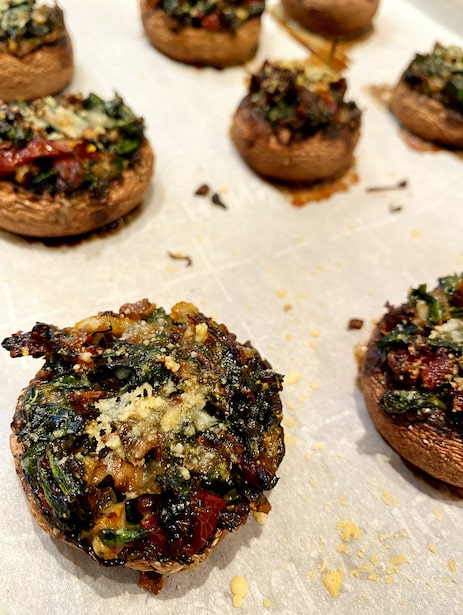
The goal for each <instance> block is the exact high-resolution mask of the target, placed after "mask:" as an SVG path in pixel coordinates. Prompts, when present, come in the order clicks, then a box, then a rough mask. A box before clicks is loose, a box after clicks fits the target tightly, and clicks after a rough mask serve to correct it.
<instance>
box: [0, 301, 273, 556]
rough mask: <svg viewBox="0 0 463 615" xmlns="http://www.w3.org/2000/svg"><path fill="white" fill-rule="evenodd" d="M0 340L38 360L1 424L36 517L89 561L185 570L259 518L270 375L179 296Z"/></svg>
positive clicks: (269, 437) (268, 443)
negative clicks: (253, 514) (7, 423)
mask: <svg viewBox="0 0 463 615" xmlns="http://www.w3.org/2000/svg"><path fill="white" fill-rule="evenodd" d="M3 346H4V347H5V348H6V349H7V350H8V351H9V352H10V354H11V356H13V357H19V356H24V355H28V354H29V355H32V356H34V357H40V356H43V357H45V364H44V366H43V368H42V369H41V371H40V372H39V374H38V376H37V377H36V378H35V380H34V381H32V383H31V384H30V386H29V387H28V388H27V389H26V391H25V392H24V393H23V395H22V397H21V402H20V406H19V408H18V410H17V412H16V415H15V417H14V419H13V423H12V429H13V431H14V433H16V435H17V438H18V441H19V442H20V444H21V446H22V447H23V454H22V459H21V464H22V469H23V471H24V473H25V475H26V478H27V481H28V483H29V484H30V486H31V488H32V490H33V493H34V494H35V497H36V498H37V499H38V501H39V503H40V505H41V508H42V510H43V513H44V515H45V516H46V518H47V519H48V520H49V522H50V524H51V525H53V526H54V527H56V528H58V529H59V530H60V531H61V532H62V533H63V535H64V536H65V537H66V538H67V540H69V541H71V542H74V543H75V544H77V545H78V546H80V547H81V548H83V549H84V550H85V551H87V552H88V553H89V554H90V555H91V556H93V557H94V558H96V559H98V560H100V561H102V562H103V563H106V564H108V565H116V564H124V563H125V562H128V561H133V560H139V559H143V560H146V561H153V562H154V561H158V562H170V561H177V562H180V563H185V564H186V563H188V562H189V561H191V557H192V555H194V554H196V553H201V552H202V551H203V550H204V549H206V548H207V547H208V545H209V544H211V542H212V541H213V539H214V537H215V535H216V533H217V531H218V530H229V531H232V530H234V529H236V528H237V527H238V526H240V525H241V524H242V523H243V522H244V521H245V520H246V518H247V515H248V513H249V510H251V509H252V510H257V511H262V512H268V510H269V508H270V505H269V503H268V501H267V500H266V498H265V495H264V493H263V492H264V491H265V490H268V489H271V488H272V487H273V486H274V485H275V484H276V482H277V478H276V470H277V468H278V465H279V464H280V462H281V460H282V457H283V454H284V445H283V432H282V427H281V419H282V411H281V402H280V398H279V391H280V390H281V381H282V378H281V376H280V375H278V374H277V373H275V372H274V371H272V370H271V369H270V366H269V364H268V363H267V362H266V361H265V360H263V359H262V358H261V357H260V355H259V354H258V352H257V351H256V350H255V349H254V348H252V347H251V346H250V345H248V344H245V345H242V344H239V343H238V342H237V341H236V338H235V336H234V335H233V334H231V333H230V332H229V331H228V330H227V329H226V328H225V326H223V325H219V324H217V323H215V322H214V321H212V320H211V319H209V318H207V317H206V316H204V315H203V314H201V313H200V312H199V311H198V310H197V309H196V308H195V307H194V306H192V305H191V304H186V303H181V304H177V305H176V306H174V308H173V309H172V312H171V314H167V313H166V312H165V311H164V310H163V309H162V308H156V306H154V305H153V304H151V303H149V302H148V301H146V300H143V301H141V302H139V303H137V304H129V305H126V306H123V307H122V308H121V311H120V312H119V313H118V314H116V313H113V312H107V313H102V314H99V315H98V316H95V317H91V318H89V319H86V320H85V321H82V322H81V323H78V324H77V325H76V326H75V327H73V328H67V329H57V328H56V327H53V326H50V325H46V324H37V325H36V326H35V327H34V328H33V330H32V331H31V332H28V333H18V334H15V335H13V336H11V337H10V338H7V339H5V340H4V341H3Z"/></svg>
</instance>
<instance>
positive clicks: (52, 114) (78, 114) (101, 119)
mask: <svg viewBox="0 0 463 615" xmlns="http://www.w3.org/2000/svg"><path fill="white" fill-rule="evenodd" d="M21 113H22V116H23V118H24V120H25V121H26V122H28V123H29V124H30V126H31V128H32V129H33V130H35V131H42V130H45V129H47V138H48V139H51V140H55V139H74V140H77V139H81V138H83V137H84V136H85V135H86V133H87V132H88V130H89V129H90V130H92V132H93V133H94V134H95V135H97V134H104V133H105V131H106V130H107V129H108V128H111V124H112V123H113V120H112V119H111V118H109V117H108V116H107V115H106V114H105V113H102V112H101V111H99V110H96V109H82V108H79V107H77V108H76V107H70V106H64V105H62V104H60V103H59V101H58V100H57V99H56V98H54V97H53V96H46V97H45V98H43V100H41V101H40V104H39V103H37V104H36V105H34V106H24V107H21ZM50 129H52V132H50Z"/></svg>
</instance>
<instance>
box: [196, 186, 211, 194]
mask: <svg viewBox="0 0 463 615" xmlns="http://www.w3.org/2000/svg"><path fill="white" fill-rule="evenodd" d="M209 190H210V188H209V186H208V185H207V184H201V186H199V188H197V189H196V191H195V194H196V195H197V196H206V195H207V194H209Z"/></svg>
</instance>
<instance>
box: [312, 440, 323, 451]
mask: <svg viewBox="0 0 463 615" xmlns="http://www.w3.org/2000/svg"><path fill="white" fill-rule="evenodd" d="M325 447H326V443H325V442H323V441H321V442H315V443H314V444H312V450H314V451H323V450H324V449H325Z"/></svg>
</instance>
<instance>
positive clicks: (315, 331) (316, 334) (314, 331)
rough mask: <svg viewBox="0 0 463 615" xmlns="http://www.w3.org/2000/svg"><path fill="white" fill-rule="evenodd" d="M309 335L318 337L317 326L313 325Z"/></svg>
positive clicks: (318, 330)
mask: <svg viewBox="0 0 463 615" xmlns="http://www.w3.org/2000/svg"><path fill="white" fill-rule="evenodd" d="M310 335H311V336H312V337H320V329H317V328H315V327H313V328H312V329H311V330H310Z"/></svg>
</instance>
